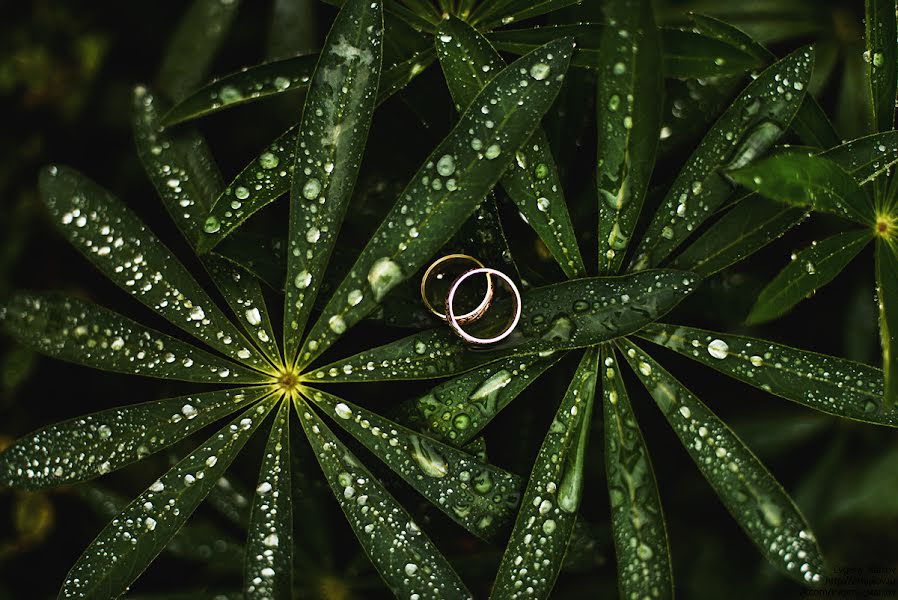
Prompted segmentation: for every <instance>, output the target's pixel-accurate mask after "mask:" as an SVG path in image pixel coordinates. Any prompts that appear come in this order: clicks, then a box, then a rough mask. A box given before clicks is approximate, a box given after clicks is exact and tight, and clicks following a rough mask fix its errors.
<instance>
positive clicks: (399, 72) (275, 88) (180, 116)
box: [162, 47, 436, 164]
mask: <svg viewBox="0 0 898 600" xmlns="http://www.w3.org/2000/svg"><path fill="white" fill-rule="evenodd" d="M318 57H319V54H318V53H315V54H303V55H301V56H293V57H290V58H285V59H281V60H274V61H269V62H264V63H261V64H258V65H254V66H251V67H244V68H242V69H241V70H239V71H237V72H235V73H231V74H229V75H225V76H223V77H220V78H219V79H216V80H215V81H213V82H211V83H209V84H207V85H205V86H203V87H201V88H200V89H198V90H197V91H196V92H194V93H192V94H190V96H188V97H187V98H185V99H184V100H182V101H181V102H180V103H178V104H177V105H176V106H174V107H173V108H172V109H171V110H169V111H168V112H167V113H166V114H165V116H164V117H163V119H162V124H163V125H164V126H166V127H170V126H172V125H176V124H178V123H183V122H185V121H191V120H193V119H198V118H201V117H205V116H208V115H211V114H214V113H217V112H221V111H223V110H226V109H228V108H231V107H234V106H240V105H241V104H246V103H249V102H255V101H257V100H263V99H265V98H270V97H271V96H275V95H277V94H283V93H289V92H297V91H300V90H304V89H307V88H308V86H309V81H311V79H312V74H313V73H314V72H315V65H316V64H317V63H318ZM435 58H436V55H435V54H434V52H433V48H429V47H428V48H422V49H420V50H412V51H411V53H410V54H408V55H400V56H397V57H395V58H392V59H391V60H390V61H389V62H385V63H384V67H383V72H382V74H381V77H380V87H379V88H378V93H377V103H378V104H381V103H383V102H385V101H386V100H387V99H388V98H390V97H391V96H392V95H393V94H395V93H396V92H398V91H399V90H401V89H402V88H404V87H405V86H406V85H407V84H408V83H409V82H410V81H411V80H412V79H414V78H415V77H417V76H418V75H419V74H420V73H421V72H422V71H424V69H426V68H427V66H428V65H429V64H430V63H432V62H433V61H434V59H435ZM289 147H290V151H291V152H292V151H293V150H294V148H295V144H291V145H289ZM285 164H292V163H289V162H286V161H285Z"/></svg>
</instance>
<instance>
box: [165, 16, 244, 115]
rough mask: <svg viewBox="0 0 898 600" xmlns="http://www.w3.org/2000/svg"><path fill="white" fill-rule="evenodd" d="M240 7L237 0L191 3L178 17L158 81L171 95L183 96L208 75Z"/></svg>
mask: <svg viewBox="0 0 898 600" xmlns="http://www.w3.org/2000/svg"><path fill="white" fill-rule="evenodd" d="M239 7H240V2H239V1H237V0H233V1H230V2H222V1H221V0H194V2H193V3H191V5H190V8H188V9H187V12H186V13H185V14H184V16H183V17H181V19H180V20H179V21H178V26H177V29H175V32H174V34H173V35H172V37H171V39H170V41H169V42H168V46H167V48H166V52H165V58H164V59H163V61H162V67H161V68H160V69H159V84H160V86H161V88H162V91H164V92H165V94H166V95H167V96H168V97H169V98H171V99H173V100H180V99H181V98H183V97H184V96H186V95H187V94H188V93H189V92H191V91H193V90H194V89H195V88H196V87H197V86H198V85H199V83H200V82H201V81H202V80H203V79H204V78H205V77H206V73H207V71H208V70H209V65H211V64H212V60H213V59H214V58H215V54H216V53H217V52H218V49H219V47H221V45H222V44H223V42H224V39H225V37H226V36H227V34H228V32H229V31H230V29H231V24H232V23H233V21H234V18H235V17H236V16H237V9H238V8H239Z"/></svg>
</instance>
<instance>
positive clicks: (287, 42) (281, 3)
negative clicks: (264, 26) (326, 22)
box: [265, 0, 318, 58]
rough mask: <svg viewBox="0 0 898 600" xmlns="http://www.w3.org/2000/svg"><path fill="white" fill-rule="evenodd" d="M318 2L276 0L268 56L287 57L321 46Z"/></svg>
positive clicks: (269, 34)
mask: <svg viewBox="0 0 898 600" xmlns="http://www.w3.org/2000/svg"><path fill="white" fill-rule="evenodd" d="M317 4H318V3H317V2H315V1H314V0H274V2H273V3H272V5H273V6H272V8H271V20H270V21H269V24H268V39H267V43H266V53H265V54H266V56H268V57H269V58H283V57H285V56H292V55H295V54H299V53H301V52H306V51H309V50H313V49H314V48H316V47H317V44H318V36H317V33H318V23H317V18H316V17H317V16H318V10H317Z"/></svg>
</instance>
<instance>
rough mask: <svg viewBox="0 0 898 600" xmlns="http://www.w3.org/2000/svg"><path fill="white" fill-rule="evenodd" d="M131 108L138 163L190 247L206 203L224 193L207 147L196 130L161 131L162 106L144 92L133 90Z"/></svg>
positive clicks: (194, 238) (195, 239)
mask: <svg viewBox="0 0 898 600" xmlns="http://www.w3.org/2000/svg"><path fill="white" fill-rule="evenodd" d="M132 106H133V117H132V128H133V130H134V141H135V145H136V147H137V154H138V156H139V157H140V162H141V163H142V164H143V167H144V170H145V171H146V173H147V176H148V177H149V179H150V181H152V183H153V186H154V187H155V188H156V191H157V193H158V194H159V197H160V198H161V199H162V204H163V205H164V206H165V210H167V211H168V214H169V215H170V216H171V218H172V220H173V221H174V222H175V225H176V226H177V227H178V229H179V230H180V231H181V233H182V234H183V235H184V237H185V239H186V240H187V242H188V243H189V244H190V246H191V247H194V246H196V242H197V240H198V239H199V236H200V233H201V232H202V229H203V221H204V220H205V218H206V212H207V211H208V210H209V206H210V202H211V200H212V199H213V198H215V197H217V196H218V194H219V193H221V190H222V188H223V187H224V184H223V183H222V180H221V174H220V173H219V171H218V167H217V166H216V165H215V163H214V160H213V158H212V153H211V151H210V150H209V146H208V145H207V144H206V141H205V140H204V139H203V137H202V136H201V135H199V133H198V132H197V131H196V130H195V129H192V128H182V129H179V130H177V131H175V132H171V131H166V130H163V129H162V126H161V124H160V122H159V115H160V112H162V111H164V109H165V103H164V102H163V100H162V99H161V98H157V97H156V96H155V94H153V93H152V92H151V91H150V90H148V89H147V88H146V87H144V86H137V87H135V88H134V94H133V101H132Z"/></svg>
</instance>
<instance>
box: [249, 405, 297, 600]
mask: <svg viewBox="0 0 898 600" xmlns="http://www.w3.org/2000/svg"><path fill="white" fill-rule="evenodd" d="M290 404H291V402H290V401H289V400H282V401H281V406H280V408H279V409H278V412H277V415H276V416H275V419H274V425H272V427H271V435H270V436H269V437H268V444H267V445H266V446H265V455H264V456H265V457H264V458H263V460H262V469H261V471H260V472H259V483H258V485H257V486H256V498H255V500H253V509H252V512H251V516H250V521H249V532H248V534H247V539H246V553H245V554H246V562H245V567H244V571H243V573H244V579H243V591H244V593H245V594H246V598H247V599H249V600H252V599H256V598H259V599H264V598H290V597H291V595H292V591H293V498H292V491H293V489H292V487H291V484H290Z"/></svg>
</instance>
